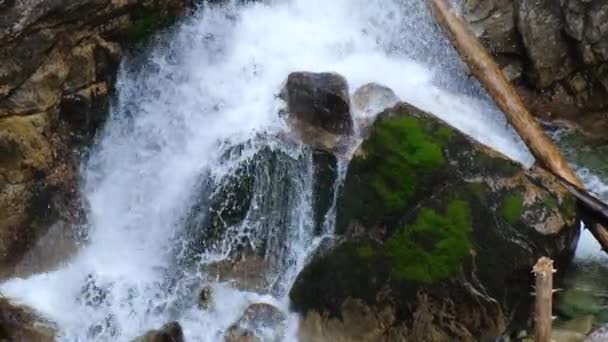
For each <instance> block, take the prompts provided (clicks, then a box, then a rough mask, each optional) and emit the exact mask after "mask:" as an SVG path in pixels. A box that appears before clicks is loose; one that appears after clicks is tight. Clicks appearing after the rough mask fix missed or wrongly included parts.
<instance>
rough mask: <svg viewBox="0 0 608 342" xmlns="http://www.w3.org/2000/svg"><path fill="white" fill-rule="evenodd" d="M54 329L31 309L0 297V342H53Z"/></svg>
mask: <svg viewBox="0 0 608 342" xmlns="http://www.w3.org/2000/svg"><path fill="white" fill-rule="evenodd" d="M55 330H56V329H55V327H54V325H53V324H52V323H50V322H48V321H46V320H44V319H43V318H41V317H40V316H38V314H37V313H35V312H34V311H33V310H32V309H30V308H28V307H25V306H22V305H16V304H14V303H12V302H11V301H9V300H8V299H6V298H4V297H1V296H0V340H1V341H28V342H54V341H55Z"/></svg>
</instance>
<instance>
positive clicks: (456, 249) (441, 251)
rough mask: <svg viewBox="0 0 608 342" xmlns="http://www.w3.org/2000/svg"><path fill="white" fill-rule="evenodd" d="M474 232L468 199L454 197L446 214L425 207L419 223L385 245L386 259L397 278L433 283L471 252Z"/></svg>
mask: <svg viewBox="0 0 608 342" xmlns="http://www.w3.org/2000/svg"><path fill="white" fill-rule="evenodd" d="M471 231H472V223H471V213H470V207H469V204H468V203H467V202H464V201H461V200H453V201H452V202H450V203H449V204H448V206H447V208H446V211H445V214H443V215H442V214H439V213H437V212H436V211H435V210H433V209H430V208H423V209H422V210H421V211H420V212H419V214H418V216H417V218H416V222H415V223H414V224H412V225H411V226H408V227H405V228H403V229H401V230H399V231H398V232H397V233H395V234H394V235H393V236H392V237H391V238H390V239H388V241H387V242H386V244H385V253H386V258H387V259H388V261H389V263H390V267H391V271H392V273H393V274H394V275H395V276H396V277H397V278H398V279H404V280H414V281H419V282H423V283H432V282H435V281H437V280H442V279H446V278H448V277H450V276H451V275H452V274H453V273H454V272H455V271H456V270H458V268H459V267H460V265H461V263H462V260H463V259H464V258H465V257H466V256H467V255H468V254H470V249H471V243H470V241H469V233H470V232H471Z"/></svg>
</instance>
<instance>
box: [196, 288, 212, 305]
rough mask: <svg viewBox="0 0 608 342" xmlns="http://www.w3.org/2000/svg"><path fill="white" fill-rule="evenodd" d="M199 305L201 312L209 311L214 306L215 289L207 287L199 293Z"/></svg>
mask: <svg viewBox="0 0 608 342" xmlns="http://www.w3.org/2000/svg"><path fill="white" fill-rule="evenodd" d="M197 304H198V307H199V309H201V310H208V309H209V308H210V307H211V306H212V305H213V289H212V288H211V286H205V287H203V288H202V289H201V290H200V291H199V293H198V298H197Z"/></svg>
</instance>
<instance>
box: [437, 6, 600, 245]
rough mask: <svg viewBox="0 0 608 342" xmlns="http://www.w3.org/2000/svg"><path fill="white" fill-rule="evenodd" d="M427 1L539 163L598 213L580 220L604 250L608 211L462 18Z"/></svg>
mask: <svg viewBox="0 0 608 342" xmlns="http://www.w3.org/2000/svg"><path fill="white" fill-rule="evenodd" d="M428 1H429V4H430V7H431V10H432V12H433V15H434V16H435V18H436V19H437V21H438V23H439V25H441V27H443V29H444V31H445V32H446V33H447V34H448V36H449V37H450V40H451V41H452V44H453V45H454V47H455V48H456V50H457V51H458V53H459V54H460V56H461V57H462V59H463V60H464V61H465V62H466V63H467V65H468V66H469V69H470V70H471V73H472V74H473V75H474V76H475V77H476V78H477V79H478V80H479V81H480V82H481V84H482V85H483V86H484V87H485V88H486V90H487V91H488V93H489V94H490V96H492V98H493V99H494V101H495V102H496V104H497V105H498V107H499V108H500V109H502V111H503V112H504V114H505V116H506V117H507V120H508V121H509V123H511V125H512V126H513V128H515V130H516V131H517V133H519V136H520V137H521V138H522V140H523V141H524V143H525V144H526V146H528V148H529V149H530V152H532V154H533V155H534V157H535V158H536V161H537V162H538V163H539V164H540V166H541V167H543V168H545V169H546V170H548V171H549V172H550V173H552V174H553V175H555V176H556V177H557V178H559V179H560V180H561V181H562V184H564V185H566V188H567V189H568V190H569V191H570V193H572V194H573V195H575V196H576V197H577V199H578V200H579V203H583V205H584V206H586V207H588V208H590V209H592V211H593V212H594V213H599V214H600V215H601V216H602V217H601V220H600V221H601V222H602V223H603V224H596V223H597V221H598V220H595V221H596V222H587V220H585V217H584V216H583V221H584V222H585V224H586V226H587V227H588V228H589V230H590V231H591V232H592V233H593V235H594V236H595V237H596V239H597V240H598V242H599V243H600V244H601V245H602V248H603V249H604V250H605V251H607V252H608V230H607V229H606V228H605V227H608V214H606V213H604V211H608V210H605V209H606V208H607V207H608V206H607V205H606V204H605V203H602V202H601V201H598V202H599V203H600V204H599V206H590V205H591V204H593V203H592V202H593V201H592V200H589V199H593V196H591V195H590V194H589V193H588V192H587V191H586V190H585V186H584V185H583V183H582V182H581V181H580V179H579V178H578V177H577V176H576V174H575V173H574V171H573V170H572V168H570V165H569V164H568V162H567V161H566V158H564V156H563V155H562V153H561V151H560V150H559V148H557V146H556V145H555V144H554V143H553V141H552V140H551V138H549V136H548V135H547V134H546V133H545V131H544V130H543V129H542V127H541V126H540V125H539V124H538V122H536V120H535V119H534V118H533V117H532V115H531V114H530V112H529V111H528V109H527V108H526V106H525V105H524V103H523V101H522V100H521V98H520V97H519V94H518V93H517V92H516V90H515V88H514V87H513V86H512V85H511V84H510V83H509V81H507V79H506V78H505V77H504V75H503V73H502V70H501V69H500V67H499V66H498V65H497V64H496V62H494V59H493V58H492V56H490V54H489V53H488V52H487V51H486V49H485V48H484V47H483V46H482V45H481V43H480V42H479V40H478V39H477V38H476V37H475V36H474V35H473V34H472V33H471V32H470V31H469V30H468V29H467V26H466V24H465V23H464V21H463V20H462V18H460V17H459V16H457V15H455V14H454V13H452V11H451V10H450V8H449V6H448V5H447V3H446V1H445V0H428ZM598 208H599V209H600V210H598Z"/></svg>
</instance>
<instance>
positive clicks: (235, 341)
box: [225, 303, 287, 342]
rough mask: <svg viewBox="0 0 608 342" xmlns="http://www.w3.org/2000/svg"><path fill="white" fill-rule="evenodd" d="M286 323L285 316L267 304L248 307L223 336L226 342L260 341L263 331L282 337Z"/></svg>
mask: <svg viewBox="0 0 608 342" xmlns="http://www.w3.org/2000/svg"><path fill="white" fill-rule="evenodd" d="M286 321H287V317H286V315H285V314H284V313H283V312H282V311H281V310H279V309H278V308H276V307H275V306H273V305H271V304H267V303H255V304H251V305H249V307H247V309H245V312H243V315H242V316H241V318H240V319H239V320H238V322H236V323H235V324H233V325H232V326H231V327H230V328H229V329H228V331H227V332H226V335H225V341H226V342H245V341H261V340H262V339H261V336H263V335H264V330H265V331H272V332H273V334H275V335H277V336H282V334H283V333H284V329H285V324H286Z"/></svg>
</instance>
